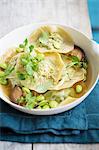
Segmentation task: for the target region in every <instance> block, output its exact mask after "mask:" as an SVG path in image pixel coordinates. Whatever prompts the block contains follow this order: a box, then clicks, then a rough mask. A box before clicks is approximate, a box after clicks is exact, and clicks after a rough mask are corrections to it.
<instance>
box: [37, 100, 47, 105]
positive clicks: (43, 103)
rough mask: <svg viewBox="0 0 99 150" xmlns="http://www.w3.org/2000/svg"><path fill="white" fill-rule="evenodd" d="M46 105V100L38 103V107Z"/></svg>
mask: <svg viewBox="0 0 99 150" xmlns="http://www.w3.org/2000/svg"><path fill="white" fill-rule="evenodd" d="M46 104H47V101H46V100H43V101H41V102H40V103H39V106H44V105H46Z"/></svg>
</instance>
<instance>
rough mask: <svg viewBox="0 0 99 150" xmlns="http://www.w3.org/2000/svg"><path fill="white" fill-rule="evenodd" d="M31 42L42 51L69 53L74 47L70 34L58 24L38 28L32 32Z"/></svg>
mask: <svg viewBox="0 0 99 150" xmlns="http://www.w3.org/2000/svg"><path fill="white" fill-rule="evenodd" d="M30 43H34V44H35V45H36V49H37V50H38V51H39V52H41V53H45V52H58V53H68V52H70V51H71V50H73V48H74V42H73V40H72V38H71V37H70V35H69V34H68V33H67V32H66V31H65V30H64V29H62V28H61V27H56V26H44V27H41V28H39V29H37V30H36V31H34V32H33V33H32V34H31V36H30Z"/></svg>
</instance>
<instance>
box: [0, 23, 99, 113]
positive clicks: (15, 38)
mask: <svg viewBox="0 0 99 150" xmlns="http://www.w3.org/2000/svg"><path fill="white" fill-rule="evenodd" d="M42 25H57V26H61V27H62V28H64V29H65V30H66V31H67V32H68V33H69V34H70V35H71V37H72V38H73V40H74V43H75V45H78V46H79V47H81V48H82V49H84V51H85V54H86V56H87V58H88V61H89V63H90V65H91V68H92V74H90V76H91V81H90V87H89V89H88V91H87V92H86V93H85V94H84V95H83V96H82V97H80V98H78V99H77V100H76V101H74V102H72V103H69V104H67V105H65V106H61V107H57V108H52V109H48V110H40V109H32V110H29V109H27V108H24V107H22V106H19V105H16V104H14V103H12V102H11V101H10V100H9V97H7V96H6V95H5V94H4V93H3V91H2V88H0V97H1V99H2V100H4V101H5V102H6V103H8V104H9V105H11V106H12V107H14V108H15V109H18V110H20V111H23V112H25V113H29V114H35V115H52V114H58V113H61V112H64V111H67V110H69V109H71V108H73V107H75V106H77V105H78V104H80V103H81V102H82V101H83V100H84V99H85V98H86V97H87V96H88V95H89V94H90V92H91V91H92V90H93V88H94V87H95V85H96V83H97V81H98V73H99V45H98V44H97V43H96V42H94V41H92V40H91V39H89V38H88V37H87V36H85V35H84V34H83V33H81V32H79V31H78V30H76V29H74V28H71V27H68V26H65V25H61V24H54V23H50V24H46V23H37V24H34V23H33V24H29V25H26V26H23V27H20V28H17V29H15V30H14V31H12V32H10V33H9V34H7V35H6V36H4V37H3V38H1V39H0V56H2V55H3V54H4V53H5V52H6V51H7V50H8V49H9V48H11V47H15V46H17V45H19V43H22V42H23V40H24V39H25V38H26V37H28V36H29V35H30V34H31V33H32V31H33V30H34V29H36V28H38V27H40V26H42Z"/></svg>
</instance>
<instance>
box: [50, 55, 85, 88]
mask: <svg viewBox="0 0 99 150" xmlns="http://www.w3.org/2000/svg"><path fill="white" fill-rule="evenodd" d="M62 58H63V61H64V64H65V67H64V70H63V73H62V78H61V79H60V81H59V82H58V84H57V85H54V86H52V87H51V88H50V90H61V89H65V88H70V87H72V86H73V85H74V84H75V83H76V82H79V81H82V80H83V79H84V78H85V74H86V70H85V69H84V68H79V67H74V66H71V65H70V60H68V58H67V57H66V56H64V57H62Z"/></svg>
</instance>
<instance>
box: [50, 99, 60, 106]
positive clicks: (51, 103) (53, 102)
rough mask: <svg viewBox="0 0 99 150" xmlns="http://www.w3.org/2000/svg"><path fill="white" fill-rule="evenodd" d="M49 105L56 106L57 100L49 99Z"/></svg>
mask: <svg viewBox="0 0 99 150" xmlns="http://www.w3.org/2000/svg"><path fill="white" fill-rule="evenodd" d="M49 106H50V107H51V108H55V107H57V106H58V102H56V101H54V100H51V101H49Z"/></svg>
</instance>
